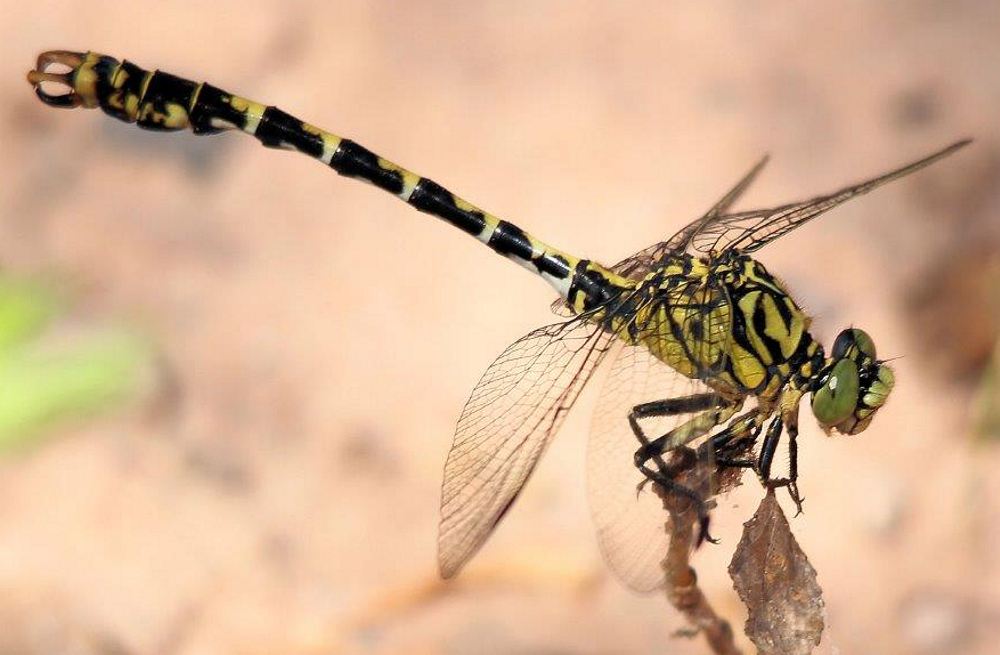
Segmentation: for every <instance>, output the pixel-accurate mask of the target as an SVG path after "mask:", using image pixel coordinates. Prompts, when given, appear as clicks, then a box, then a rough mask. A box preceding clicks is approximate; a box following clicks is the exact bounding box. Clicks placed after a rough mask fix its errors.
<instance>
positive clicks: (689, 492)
mask: <svg viewBox="0 0 1000 655" xmlns="http://www.w3.org/2000/svg"><path fill="white" fill-rule="evenodd" d="M736 408H737V406H736V405H733V404H731V403H728V402H727V401H726V400H724V399H722V398H719V397H718V396H717V395H715V394H695V395H692V396H684V397H682V398H670V399H666V400H658V401H653V402H649V403H643V404H641V405H636V406H635V407H633V408H632V411H631V412H629V417H628V418H629V425H630V426H631V427H632V432H634V433H635V436H636V439H638V441H639V443H640V444H642V445H641V446H640V447H639V449H638V450H636V452H635V460H634V461H635V465H636V468H638V469H639V471H640V472H641V473H642V474H643V476H645V478H646V480H648V481H650V482H653V483H655V484H658V485H660V487H661V488H662V489H663V490H664V491H666V492H667V493H670V494H675V495H678V496H682V497H684V498H687V499H688V500H689V501H690V502H691V504H692V505H693V507H694V509H695V511H696V512H697V514H698V525H699V530H698V540H697V544H698V545H700V544H701V543H702V542H703V541H706V540H707V541H710V542H712V543H715V540H714V539H712V537H711V536H710V535H709V532H708V509H707V507H706V506H705V501H704V499H703V498H702V497H701V494H699V493H698V492H697V491H695V490H694V489H691V488H690V487H687V486H685V485H683V484H681V483H679V482H677V481H676V479H675V478H676V476H677V474H678V473H679V472H680V470H683V469H682V468H681V467H678V466H676V465H674V466H671V465H668V464H667V463H666V462H665V461H664V459H663V455H664V454H666V453H668V452H677V453H680V454H681V455H682V457H684V458H685V459H687V460H690V458H691V457H693V456H694V455H695V453H694V451H693V450H692V449H691V448H688V447H687V446H686V444H688V443H689V442H691V441H692V440H694V439H697V438H698V437H700V436H702V435H704V434H706V433H707V432H710V431H711V430H712V428H714V427H715V426H717V425H719V424H720V423H722V422H723V421H726V420H728V419H729V418H730V417H731V416H732V415H733V414H734V413H735V412H736ZM692 412H699V413H698V414H697V415H696V416H694V417H692V418H691V419H690V420H688V421H686V422H685V423H683V424H682V425H680V426H678V427H676V428H674V429H673V430H671V431H670V432H668V433H667V434H665V435H663V436H661V437H659V438H657V439H653V440H650V439H649V438H648V437H647V436H646V433H645V432H644V431H643V429H642V426H641V425H639V419H641V418H650V417H662V416H676V415H678V414H689V413H692ZM650 461H652V462H653V463H654V464H655V465H656V468H653V467H651V466H650V465H649V462H650ZM689 465H690V464H689ZM641 486H642V485H640V489H641Z"/></svg>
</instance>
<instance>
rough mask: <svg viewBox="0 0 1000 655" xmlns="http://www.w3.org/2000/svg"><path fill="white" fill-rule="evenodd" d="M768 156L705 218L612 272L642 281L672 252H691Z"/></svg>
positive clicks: (619, 265) (708, 212) (624, 261)
mask: <svg viewBox="0 0 1000 655" xmlns="http://www.w3.org/2000/svg"><path fill="white" fill-rule="evenodd" d="M767 161H768V157H767V156H764V157H763V158H762V159H761V160H760V161H759V162H757V164H756V165H754V167H753V168H751V169H750V171H749V172H747V174H746V175H744V176H743V178H742V179H741V180H740V181H739V182H737V183H736V185H735V186H734V187H733V188H732V189H730V190H729V191H728V192H726V195H724V196H722V198H720V199H719V201H718V202H716V203H715V205H713V206H712V208H711V209H709V210H708V211H707V212H706V213H705V215H704V216H702V217H701V218H699V219H698V220H696V221H693V222H691V223H689V224H688V225H686V226H685V227H684V228H683V229H682V230H681V231H680V232H678V233H677V234H675V235H673V236H672V237H670V238H669V239H668V240H666V241H661V242H660V243H656V244H653V245H652V246H650V247H648V248H646V249H645V250H640V251H639V252H637V253H636V254H634V255H632V256H631V257H628V258H627V259H623V260H622V261H620V262H618V263H617V264H615V265H614V266H613V267H612V268H611V270H613V271H614V272H615V273H618V274H619V275H621V276H624V277H628V278H632V279H633V280H641V279H643V278H644V277H646V276H647V275H649V273H650V272H652V271H653V269H654V268H656V266H657V264H659V263H660V262H661V261H663V259H664V257H666V256H667V255H668V254H669V253H672V252H683V251H684V250H686V249H687V247H688V245H689V243H690V241H691V238H692V237H693V236H694V235H695V234H697V233H698V232H699V231H700V230H701V229H703V228H704V226H705V225H708V224H710V223H712V222H713V221H714V220H716V219H717V218H718V217H719V216H722V215H724V214H725V213H726V211H727V210H728V209H729V208H730V207H731V206H732V204H733V203H734V202H736V201H737V200H738V199H739V197H740V196H742V195H743V193H744V192H745V191H746V190H747V188H749V187H750V185H751V184H752V183H753V181H754V179H756V177H757V175H758V174H759V173H760V171H761V170H762V169H763V168H764V165H765V164H767Z"/></svg>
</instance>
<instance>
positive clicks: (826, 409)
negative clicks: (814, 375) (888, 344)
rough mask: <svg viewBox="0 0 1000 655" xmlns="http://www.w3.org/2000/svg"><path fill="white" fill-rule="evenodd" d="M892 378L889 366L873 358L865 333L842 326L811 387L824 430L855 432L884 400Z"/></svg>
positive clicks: (816, 411) (814, 409)
mask: <svg viewBox="0 0 1000 655" xmlns="http://www.w3.org/2000/svg"><path fill="white" fill-rule="evenodd" d="M894 381H895V378H894V376H893V373H892V369H891V368H889V367H888V366H887V365H885V364H884V363H883V362H881V361H879V360H878V359H876V357H875V343H874V342H873V341H872V338H871V337H870V336H868V333H867V332H865V331H864V330H859V329H857V328H850V329H847V330H844V331H843V332H841V333H840V334H839V335H837V339H836V341H834V342H833V350H832V351H831V352H830V359H829V361H828V365H827V367H826V368H825V369H824V371H823V374H822V375H821V376H820V377H819V380H818V381H817V385H816V386H815V387H814V388H813V394H812V410H813V414H814V415H815V416H816V420H817V421H819V423H820V425H821V426H822V427H823V429H824V430H825V431H826V432H827V433H829V432H830V431H831V430H834V431H836V432H839V433H841V434H857V433H859V432H861V431H863V430H864V429H865V428H867V427H868V424H869V423H871V422H872V418H873V417H874V416H875V412H876V411H878V408H879V407H881V406H882V405H884V404H885V401H886V399H888V397H889V392H890V391H892V385H893V382H894Z"/></svg>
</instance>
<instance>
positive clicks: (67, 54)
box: [28, 50, 84, 107]
mask: <svg viewBox="0 0 1000 655" xmlns="http://www.w3.org/2000/svg"><path fill="white" fill-rule="evenodd" d="M83 59H84V53H82V52H71V51H69V50H49V51H48V52H43V53H42V54H40V55H38V62H37V64H36V65H35V70H32V71H28V83H29V84H31V85H32V86H34V87H35V95H37V96H38V98H39V99H40V100H41V101H42V102H44V103H45V104H47V105H49V106H51V107H79V106H80V105H82V104H83V98H81V97H80V94H78V93H77V92H76V89H75V88H74V87H73V81H72V79H71V78H72V76H73V74H74V73H75V72H76V69H77V68H79V67H80V65H81V64H83ZM52 64H61V65H63V66H68V67H69V68H70V71H69V72H66V73H49V72H48V68H49V66H51V65H52ZM43 82H53V83H55V84H62V85H64V86H65V87H67V88H68V89H69V92H68V93H62V94H59V95H54V94H51V93H48V92H47V91H45V90H44V89H42V86H41V85H42V83H43Z"/></svg>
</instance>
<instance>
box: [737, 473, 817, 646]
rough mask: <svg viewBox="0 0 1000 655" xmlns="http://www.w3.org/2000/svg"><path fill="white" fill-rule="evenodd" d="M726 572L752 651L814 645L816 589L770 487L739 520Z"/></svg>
mask: <svg viewBox="0 0 1000 655" xmlns="http://www.w3.org/2000/svg"><path fill="white" fill-rule="evenodd" d="M729 575H730V577H732V579H733V585H734V587H735V588H736V592H737V593H738V594H739V595H740V599H741V600H742V601H743V603H744V604H745V605H746V607H747V610H748V613H749V616H748V618H747V623H746V633H747V636H748V637H750V640H751V641H752V642H753V643H754V645H755V646H756V647H757V650H759V651H760V652H761V653H768V654H769V655H771V654H773V655H785V654H791V653H809V652H811V651H812V650H813V648H815V647H816V646H817V645H819V640H820V637H821V636H822V634H823V627H824V622H823V597H822V590H821V589H820V587H819V584H817V582H816V570H815V569H814V568H813V567H812V564H810V563H809V560H808V559H807V558H806V554H805V553H804V552H803V551H802V549H801V548H799V544H798V542H796V541H795V537H793V536H792V532H791V530H790V529H789V527H788V519H787V518H785V514H784V512H782V511H781V506H780V505H778V500H777V498H776V497H775V495H774V492H773V491H769V492H768V494H767V495H766V496H765V497H764V500H762V501H761V503H760V507H758V508H757V512H756V513H755V514H754V516H753V518H751V519H750V520H749V521H747V522H746V523H745V524H744V526H743V537H742V538H741V539H740V543H739V545H738V546H737V547H736V552H735V553H734V554H733V561H732V562H731V563H730V564H729Z"/></svg>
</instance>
